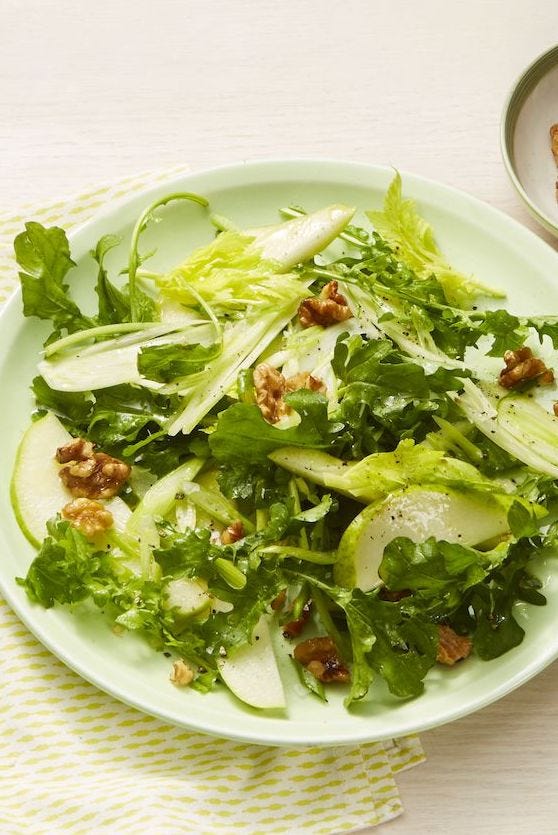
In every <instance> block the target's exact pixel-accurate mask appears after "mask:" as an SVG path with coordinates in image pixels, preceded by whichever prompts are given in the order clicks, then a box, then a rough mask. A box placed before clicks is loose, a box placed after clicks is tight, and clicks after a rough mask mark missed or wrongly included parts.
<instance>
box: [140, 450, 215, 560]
mask: <svg viewBox="0 0 558 835" xmlns="http://www.w3.org/2000/svg"><path fill="white" fill-rule="evenodd" d="M203 465H204V461H203V460H202V459H201V458H191V459H190V460H189V461H186V463H184V464H181V465H180V467H177V468H176V470H173V471H172V472H170V473H168V474H167V475H166V476H163V478H160V479H159V481H156V482H155V484H153V486H152V487H150V488H149V490H148V491H147V493H145V495H144V497H143V499H142V500H141V501H140V503H139V504H138V506H137V507H136V508H135V509H134V512H133V513H132V515H131V516H130V518H129V520H128V524H127V527H126V533H128V534H129V535H130V536H133V537H137V538H138V537H139V538H140V539H141V541H142V542H143V543H144V544H146V545H148V546H149V547H150V548H157V547H158V546H159V533H158V530H157V525H156V523H155V520H154V517H163V516H166V515H167V513H169V512H170V511H171V510H172V509H173V508H174V507H175V505H176V503H177V501H178V500H179V498H178V496H179V494H180V492H181V490H182V489H183V488H184V485H185V484H189V483H190V482H191V481H193V479H194V478H195V477H196V475H197V474H198V473H199V471H200V470H201V468H202V467H203Z"/></svg>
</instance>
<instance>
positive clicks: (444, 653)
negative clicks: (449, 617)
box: [436, 624, 472, 667]
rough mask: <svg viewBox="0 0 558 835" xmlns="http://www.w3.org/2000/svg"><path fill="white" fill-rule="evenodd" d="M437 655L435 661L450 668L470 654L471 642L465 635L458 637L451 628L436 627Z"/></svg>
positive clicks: (440, 625) (444, 626)
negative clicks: (437, 637) (437, 635)
mask: <svg viewBox="0 0 558 835" xmlns="http://www.w3.org/2000/svg"><path fill="white" fill-rule="evenodd" d="M438 633H439V640H438V653H437V655H436V661H438V662H439V663H440V664H447V665H448V666H450V667H452V666H453V665H454V664H455V663H456V661H461V660H462V659H463V658H467V656H468V655H470V654H471V647H472V642H471V639H470V638H469V637H467V635H458V634H457V632H455V631H454V630H453V629H452V628H451V626H446V625H442V624H439V625H438Z"/></svg>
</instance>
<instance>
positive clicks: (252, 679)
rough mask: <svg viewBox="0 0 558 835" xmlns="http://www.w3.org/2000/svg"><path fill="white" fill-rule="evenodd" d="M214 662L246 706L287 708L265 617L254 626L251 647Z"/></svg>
mask: <svg viewBox="0 0 558 835" xmlns="http://www.w3.org/2000/svg"><path fill="white" fill-rule="evenodd" d="M217 663H218V667H219V672H220V674H221V678H222V679H223V681H224V682H225V684H226V685H227V687H228V688H229V690H230V691H231V692H232V693H234V695H235V696H236V697H237V698H238V699H240V700H241V701H243V702H245V703H246V704H247V705H251V706H252V707H257V708H260V709H267V710H272V709H281V708H284V707H285V706H286V700H285V691H284V689H283V682H282V681H281V676H280V675H279V669H278V666H277V661H276V659H275V652H274V650H273V645H272V642H271V635H270V632H269V625H268V622H267V619H266V618H265V616H263V617H261V618H260V620H259V621H258V623H257V624H256V627H255V629H254V632H253V634H252V643H251V644H247V645H246V646H244V647H241V648H240V649H239V650H238V651H237V652H235V653H234V655H232V656H231V657H230V658H220V659H219V661H218V662H217Z"/></svg>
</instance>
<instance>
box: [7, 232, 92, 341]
mask: <svg viewBox="0 0 558 835" xmlns="http://www.w3.org/2000/svg"><path fill="white" fill-rule="evenodd" d="M14 249H15V255H16V259H17V262H18V264H19V266H20V267H21V271H20V273H19V277H20V280H21V292H22V298H23V313H24V315H25V316H38V317H39V318H40V319H51V320H52V322H53V324H54V327H55V330H56V332H57V333H59V332H60V331H61V330H63V329H65V330H67V331H68V333H73V332H74V331H77V330H82V329H85V328H89V327H92V326H93V325H94V321H93V320H92V319H90V318H88V317H87V316H84V315H83V314H82V312H81V310H80V309H79V307H78V306H77V304H76V303H75V302H74V301H73V299H72V298H71V296H70V293H69V287H68V284H66V283H65V282H64V279H65V278H66V275H67V274H68V272H69V271H70V270H71V269H72V267H74V266H75V264H74V262H73V261H72V259H71V257H70V247H69V244H68V239H67V238H66V233H65V232H64V230H63V229H59V228H58V227H57V226H52V227H50V228H45V227H44V226H42V225H41V224H40V223H36V222H34V221H31V222H29V223H26V224H25V232H22V233H21V234H19V235H18V236H17V238H16V239H15V241H14Z"/></svg>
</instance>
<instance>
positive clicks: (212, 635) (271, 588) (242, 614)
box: [201, 563, 287, 653]
mask: <svg viewBox="0 0 558 835" xmlns="http://www.w3.org/2000/svg"><path fill="white" fill-rule="evenodd" d="M286 585H287V583H286V580H285V577H284V575H283V573H282V571H281V570H280V568H279V566H278V564H275V563H270V564H267V563H266V564H265V565H264V564H262V565H260V566H259V567H258V568H257V569H256V570H251V571H248V574H247V582H246V585H245V586H244V588H243V589H237V590H235V591H232V590H229V594H228V596H229V597H230V598H231V599H232V602H233V605H234V608H233V609H232V610H231V611H230V612H216V613H215V614H214V615H213V616H212V617H211V618H209V619H208V620H207V621H206V623H205V624H204V625H203V627H202V628H201V630H202V632H203V634H204V636H205V639H206V641H207V644H208V645H209V646H217V647H221V646H223V647H224V648H225V650H226V651H227V652H229V653H230V652H234V649H235V648H239V647H241V646H243V645H244V644H247V643H250V641H251V639H252V633H253V631H254V627H255V626H256V624H257V623H258V621H259V619H260V617H261V616H262V615H263V614H264V613H265V612H267V611H268V610H269V608H270V606H271V603H272V601H273V600H275V598H276V597H277V595H278V594H279V592H280V591H281V590H282V589H283V588H285V586H286ZM210 588H211V589H212V590H214V587H213V586H211V587H210ZM220 595H222V591H221V590H219V592H217V596H220Z"/></svg>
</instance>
